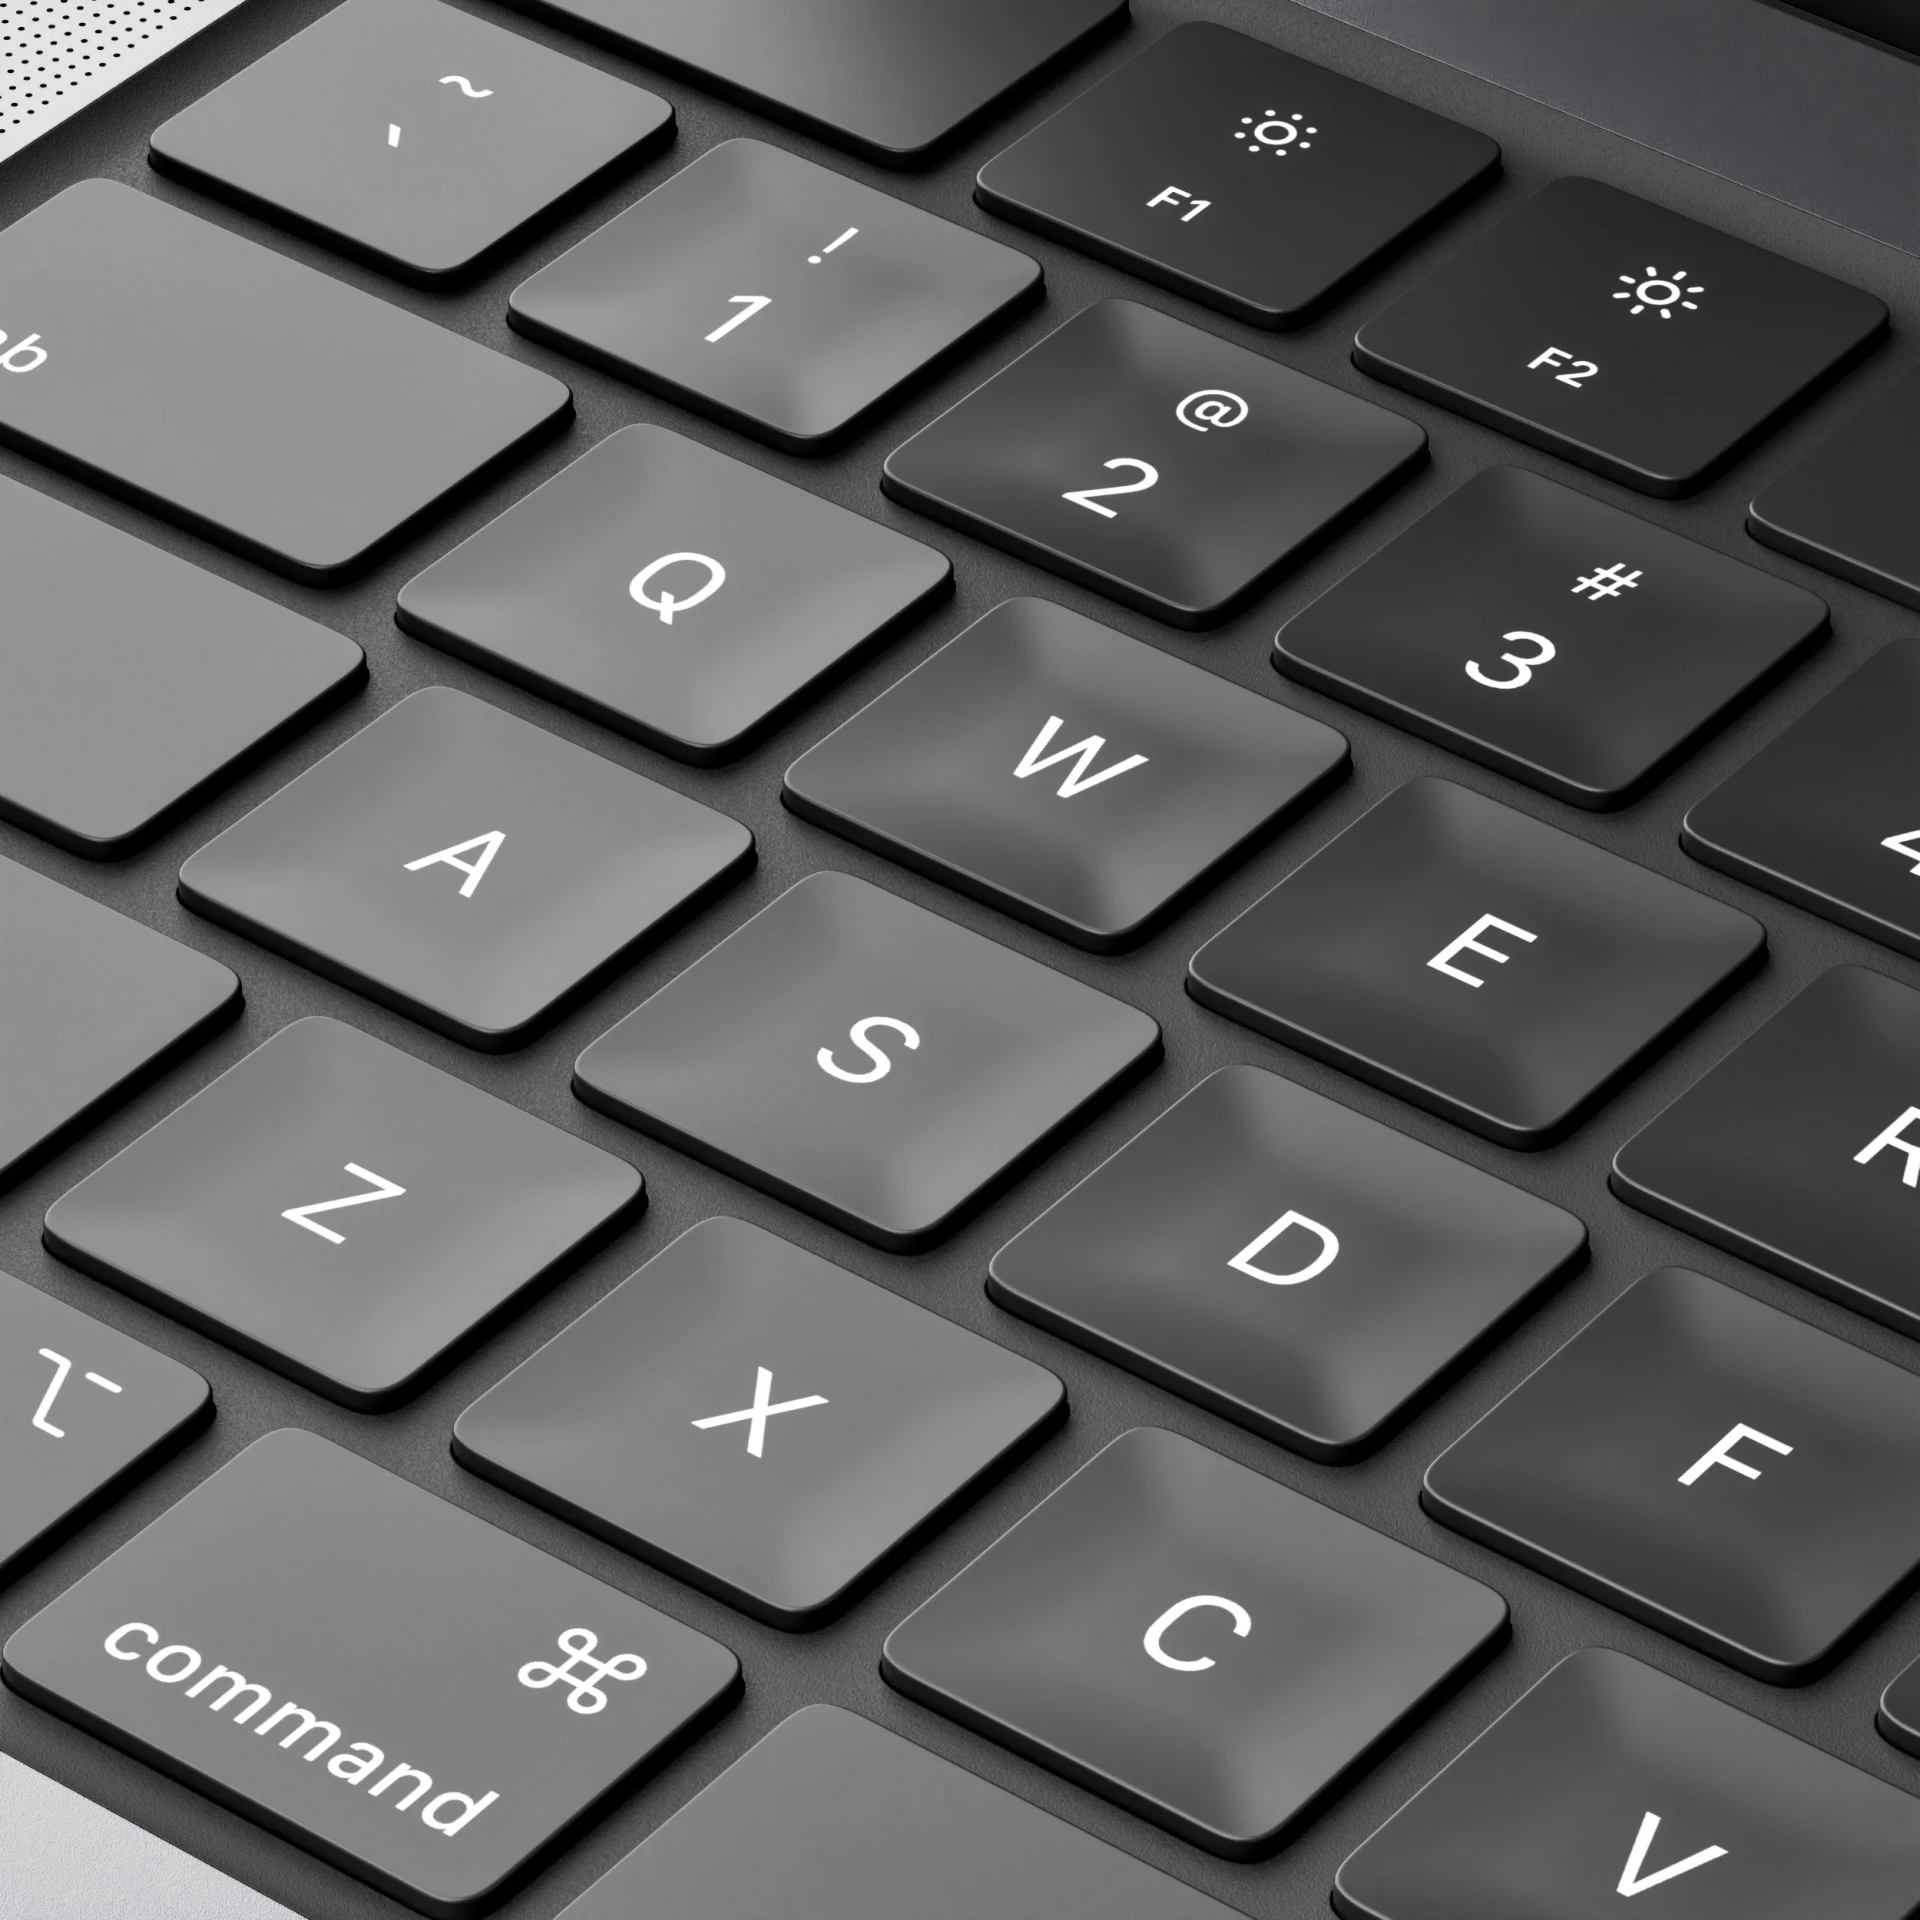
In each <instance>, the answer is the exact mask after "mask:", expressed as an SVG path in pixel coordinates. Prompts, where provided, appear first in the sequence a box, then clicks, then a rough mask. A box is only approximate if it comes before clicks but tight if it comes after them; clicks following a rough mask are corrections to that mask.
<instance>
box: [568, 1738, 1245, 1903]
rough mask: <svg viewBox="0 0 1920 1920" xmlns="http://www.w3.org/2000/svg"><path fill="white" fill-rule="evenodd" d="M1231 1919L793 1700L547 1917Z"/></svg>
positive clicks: (1152, 1874) (933, 1758)
mask: <svg viewBox="0 0 1920 1920" xmlns="http://www.w3.org/2000/svg"><path fill="white" fill-rule="evenodd" d="M637 1914H649V1915H651V1914H686V1915H693V1914H712V1915H714V1916H716V1917H717V1916H719V1915H721V1914H729V1915H739V1916H746V1915H756V1916H757V1915H774V1914H777V1915H779V1916H780V1920H901V1916H902V1915H903V1914H911V1915H913V1916H914V1920H1037V1916H1040V1915H1045V1916H1046V1920H1231V1916H1230V1915H1229V1913H1228V1910H1227V1909H1226V1908H1225V1907H1223V1906H1221V1905H1220V1904H1219V1903H1218V1902H1217V1901H1213V1900H1209V1899H1208V1898H1207V1896H1206V1895H1205V1894H1203V1893H1196V1892H1195V1891H1194V1889H1193V1888H1191V1887H1187V1886H1182V1885H1181V1883H1180V1882H1179V1881H1178V1880H1170V1879H1168V1878H1166V1877H1165V1876H1164V1875H1163V1874H1161V1873H1158V1872H1156V1871H1155V1869H1154V1868H1152V1867H1149V1866H1144V1865H1142V1864H1141V1862H1140V1861H1138V1860H1135V1859H1133V1858H1131V1857H1130V1856H1129V1855H1127V1854H1124V1853H1121V1852H1119V1851H1117V1850H1116V1849H1115V1848H1113V1847H1110V1846H1108V1845H1107V1844H1106V1842H1105V1841H1103V1840H1096V1839H1094V1837H1093V1836H1092V1835H1091V1834H1088V1833H1082V1832H1081V1830H1080V1829H1079V1828H1078V1827H1070V1826H1068V1824H1067V1823H1066V1822H1065V1821H1064V1820H1056V1819H1055V1818H1054V1816H1053V1815H1052V1814H1050V1813H1042V1812H1041V1811H1040V1809H1039V1808H1038V1807H1030V1806H1029V1805H1028V1804H1027V1803H1026V1802H1025V1801H1024V1800H1017V1799H1015V1798H1014V1796H1013V1795H1012V1794H1010V1793H1007V1792H1005V1791H1003V1790H1002V1789H1001V1788H999V1787H996V1786H992V1785H990V1784H989V1783H988V1782H987V1781H985V1780H982V1779H980V1778H978V1776H976V1775H974V1774H971V1773H968V1772H966V1771H965V1770H964V1769H962V1768H960V1767H956V1766H955V1765H954V1764H953V1762H952V1761H950V1760H942V1759H941V1758H940V1757H939V1756H938V1755H937V1754H932V1753H929V1752H928V1751H927V1750H926V1749H925V1748H924V1747H920V1746H916V1745H914V1743H913V1742H912V1741H911V1740H903V1739H901V1737H900V1736H899V1735H898V1734H897V1733H889V1732H888V1731H887V1730H886V1728H884V1727H877V1726H875V1725H874V1724H873V1722H872V1721H871V1720H863V1719H862V1718H861V1717H860V1716H859V1715H858V1714H857V1713H849V1712H847V1711H846V1709H845V1708H844V1707H802V1708H801V1709H800V1711H799V1712H798V1713H795V1714H791V1715H789V1716H788V1718H786V1719H785V1720H783V1721H781V1723H780V1724H779V1725H778V1726H777V1727H775V1728H774V1730H773V1731H772V1732H771V1733H770V1734H768V1735H767V1736H766V1737H765V1738H764V1739H763V1740H762V1741H761V1742H760V1743H759V1745H757V1746H755V1747H753V1748H751V1749H750V1750H749V1751H748V1752H747V1753H746V1754H745V1755H744V1756H743V1757H742V1758H741V1759H739V1760H736V1761H735V1762H734V1763H733V1765H732V1766H731V1767H729V1768H728V1769H727V1770H726V1772H725V1773H723V1774H722V1775H721V1776H720V1778H719V1779H718V1780H716V1781H715V1782H714V1783H713V1785H712V1786H710V1787H708V1788H707V1789H706V1791H705V1792H703V1793H702V1794H700V1795H699V1796H698V1797H697V1798H696V1799H694V1800H693V1801H691V1802H690V1803H689V1804H688V1805H686V1806H684V1807H682V1808H681V1809H680V1811H679V1812H678V1813H676V1814H675V1815H674V1816H673V1817H672V1818H671V1819H670V1820H668V1821H667V1822H666V1824H665V1825H664V1826H662V1827H661V1828H660V1829H659V1830H658V1831H657V1832H655V1833H653V1834H650V1835H649V1836H648V1837H647V1839H645V1840H644V1841H642V1842H641V1844H640V1845H639V1846H638V1847H636V1848H635V1849H634V1850H633V1852H631V1853H630V1854H628V1855H627V1857H626V1858H625V1859H624V1860H623V1861H621V1863H620V1864H619V1865H618V1866H617V1867H615V1868H614V1869H613V1871H612V1872H611V1873H609V1874H607V1875H606V1876H605V1877H604V1878H603V1879H601V1880H600V1881H598V1882H596V1883H595V1884H594V1885H593V1886H591V1887H589V1888H588V1889H587V1891H586V1892H585V1893H583V1894H582V1895H581V1896H580V1898H579V1899H578V1900H576V1901H575V1902H574V1903H573V1905H572V1906H570V1907H568V1908H567V1910H566V1912H565V1913H564V1914H563V1915H562V1916H561V1920H634V1916H635V1915H637Z"/></svg>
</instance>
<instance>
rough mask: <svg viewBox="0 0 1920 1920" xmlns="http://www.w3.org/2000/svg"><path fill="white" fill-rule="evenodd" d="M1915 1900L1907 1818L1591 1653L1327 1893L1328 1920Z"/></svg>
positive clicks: (1643, 1674) (1753, 1909)
mask: <svg viewBox="0 0 1920 1920" xmlns="http://www.w3.org/2000/svg"><path fill="white" fill-rule="evenodd" d="M1646 1896H1652V1897H1651V1898H1647V1901H1646V1905H1645V1907H1644V1908H1640V1907H1633V1908H1629V1907H1626V1906H1624V1905H1623V1904H1622V1903H1623V1902H1624V1901H1627V1900H1638V1899H1641V1898H1643V1897H1646ZM1916 1900H1920V1803H1916V1802H1915V1801H1914V1800H1913V1799H1912V1798H1910V1797H1909V1796H1908V1795H1907V1794H1904V1793H1902V1792H1901V1791H1900V1790H1899V1789H1898V1788H1897V1787H1890V1786H1888V1785H1887V1784H1886V1783H1885V1782H1884V1781H1880V1780H1876V1779H1874V1778H1873V1776H1872V1775H1871V1774H1865V1773H1861V1772H1859V1771H1858V1770H1857V1769H1855V1768H1853V1767H1850V1766H1848V1765H1846V1764H1845V1763H1844V1762H1843V1761H1840V1760H1835V1759H1833V1758H1832V1757H1831V1756H1830V1755H1828V1754H1824V1753H1822V1752H1820V1751H1819V1749H1818V1748H1815V1747H1809V1746H1806V1745H1803V1744H1802V1743H1801V1742H1800V1741H1798V1740H1796V1739H1794V1738H1793V1736H1792V1735H1791V1734H1786V1733H1782V1732H1780V1731H1779V1729H1778V1728H1776V1727H1770V1726H1768V1725H1767V1724H1766V1723H1765V1722H1764V1721H1760V1720H1754V1719H1750V1718H1749V1717H1748V1716H1747V1715H1746V1714H1744V1713H1741V1712H1739V1711H1738V1710H1737V1709H1735V1708H1733V1707H1729V1706H1725V1705H1723V1704H1722V1703H1721V1702H1720V1701H1718V1700H1714V1699H1711V1698H1710V1697H1709V1696H1708V1695H1706V1694H1704V1693H1696V1692H1695V1691H1694V1690H1693V1688H1691V1687H1687V1686H1682V1685H1681V1683H1680V1682H1679V1681H1678V1680H1672V1679H1669V1678H1668V1677H1667V1676H1666V1675H1665V1674H1663V1673H1656V1672H1655V1671H1654V1669H1653V1668H1651V1667H1644V1666H1642V1665H1641V1664H1640V1662H1639V1661H1637V1660H1629V1659H1628V1658H1627V1657H1626V1655H1625V1654H1621V1653H1603V1652H1597V1651H1595V1652H1586V1653H1576V1654H1573V1655H1571V1656H1570V1657H1569V1658H1567V1659H1565V1660H1563V1661H1561V1663H1560V1664H1559V1665H1558V1666H1557V1667H1555V1668H1554V1669H1553V1671H1552V1672H1551V1673H1549V1674H1548V1675H1547V1677H1546V1678H1545V1679H1544V1680H1541V1681H1539V1682H1538V1683H1537V1684H1536V1685H1535V1686H1534V1687H1533V1688H1532V1690H1531V1691H1530V1692H1528V1693H1526V1694H1525V1695H1523V1696H1522V1698H1521V1699H1520V1700H1519V1702H1518V1703H1517V1704H1516V1705H1514V1706H1512V1707H1510V1708H1509V1709H1508V1710H1507V1711H1506V1712H1505V1713H1504V1714H1502V1715H1501V1717H1500V1718H1499V1719H1498V1720H1496V1721H1495V1722H1494V1723H1493V1725H1492V1726H1491V1727H1489V1728H1488V1729H1487V1731H1486V1732H1485V1733H1484V1734H1482V1735H1481V1736H1480V1738H1479V1739H1478V1740H1476V1741H1475V1742H1474V1743H1473V1745H1472V1746H1470V1747H1469V1748H1468V1749H1467V1750H1466V1752H1465V1753H1463V1754H1462V1755H1461V1756H1460V1757H1459V1759H1457V1760H1456V1761H1454V1763H1453V1764H1452V1765H1451V1766H1450V1767H1448V1768H1447V1770H1446V1771H1445V1772H1444V1773H1442V1774H1441V1775H1440V1777H1439V1778H1438V1779H1437V1780H1435V1781H1433V1782H1432V1783H1431V1784H1430V1785H1428V1786H1427V1787H1426V1788H1425V1789H1423V1790H1422V1791H1421V1792H1420V1793H1418V1794H1416V1795H1415V1796H1414V1798H1413V1799H1412V1800H1410V1801H1408V1803H1407V1804H1406V1805H1405V1806H1404V1807H1402V1808H1401V1809H1400V1811H1399V1812H1398V1813H1396V1814H1395V1815H1394V1816H1393V1818H1392V1819H1391V1820H1389V1821H1388V1822H1387V1824H1386V1825H1385V1826H1384V1827H1382V1828H1381V1829H1380V1831H1379V1832H1378V1833H1376V1834H1375V1835H1374V1836H1373V1838H1372V1839H1371V1840H1369V1841H1368V1842H1367V1843H1366V1844H1365V1845H1364V1846H1363V1847H1361V1848H1360V1850H1359V1851H1358V1852H1357V1853H1355V1854H1354V1855H1353V1856H1352V1857H1351V1858H1350V1859H1349V1860H1348V1861H1347V1862H1346V1864H1345V1865H1344V1866H1343V1867H1341V1869H1340V1877H1339V1879H1338V1880H1337V1881H1336V1882H1335V1884H1334V1890H1333V1906H1334V1911H1335V1912H1336V1913H1338V1914H1339V1915H1340V1916H1341V1920H1543V1916H1548V1915H1550V1916H1552V1920H1614V1917H1615V1916H1617V1915H1620V1914H1623V1913H1639V1912H1646V1913H1649V1914H1654V1915H1657V1916H1659V1920H1736V1916H1737V1920H1809V1916H1811V1915H1814V1914H1820V1915H1833V1916H1835V1917H1836V1920H1837V1916H1839V1915H1841V1914H1844V1915H1846V1916H1847V1920H1907V1916H1908V1915H1910V1914H1911V1913H1912V1912H1913V1910H1914V1903H1915V1901H1916Z"/></svg>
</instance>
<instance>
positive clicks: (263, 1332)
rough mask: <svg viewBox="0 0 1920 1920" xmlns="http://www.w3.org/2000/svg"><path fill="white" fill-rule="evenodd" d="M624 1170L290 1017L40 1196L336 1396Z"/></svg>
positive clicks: (509, 1110)
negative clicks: (115, 1150)
mask: <svg viewBox="0 0 1920 1920" xmlns="http://www.w3.org/2000/svg"><path fill="white" fill-rule="evenodd" d="M641 1192H642V1189H641V1180H640V1176H639V1174H638V1173H637V1172H635V1170H634V1169H633V1168H632V1167H630V1166H628V1165H627V1163H626V1162H625V1161H624V1160H616V1159H615V1158H614V1157H613V1155H612V1154H609V1153H602V1152H601V1151H600V1149H599V1148H598V1147H593V1146H589V1145H588V1144H587V1143H586V1142H585V1141H584V1140H578V1139H576V1138H575V1137H574V1136H573V1135H572V1134H569V1133H562V1132H561V1131H560V1130H559V1128H557V1127H550V1126H548V1125H547V1124H546V1122H545V1121H543V1120H536V1119H535V1118H534V1117H533V1116H532V1115H531V1114H528V1113H522V1112H521V1111H520V1109H519V1108H518V1107H510V1106H508V1105H507V1104H506V1103H505V1102H504V1101H501V1100H496V1099H495V1098H494V1097H493V1096H492V1095H491V1094H487V1093H482V1092H481V1091H480V1090H479V1089H478V1088H477V1087H470V1086H468V1085H467V1084H466V1082H465V1081H463V1080H455V1079H453V1078H451V1077H450V1076H449V1075H447V1074H444V1073H442V1072H440V1071H439V1070H438V1068H435V1067H430V1066H428V1065H427V1064H426V1063H425V1062H424V1061H421V1060H416V1059H414V1058H413V1056H412V1055H411V1054H405V1053H401V1052H399V1051H397V1050H396V1049H395V1048H393V1047H389V1046H386V1045H384V1044H383V1043H382V1042H380V1041H378V1040H375V1039H372V1038H370V1037H369V1036H368V1035H366V1034H364V1033H361V1032H359V1031H358V1030H357V1029H356V1028H353V1027H347V1026H342V1025H341V1024H340V1022H339V1021H337V1020H326V1019H320V1018H314V1019H308V1020H298V1021H295V1022H294V1024H293V1025H292V1026H290V1027H283V1028H282V1029H281V1030H280V1031H279V1032H278V1033H276V1034H275V1035H274V1036H273V1038H272V1039H271V1040H269V1041H268V1042H267V1043H266V1044H265V1045H264V1046H262V1047H259V1048H256V1049H255V1050H254V1052H252V1053H250V1054H248V1055H247V1057H246V1058H245V1059H244V1060H242V1061H241V1062H240V1064H239V1065H238V1066H237V1067H233V1068H230V1069H229V1070H228V1071H227V1072H226V1073H224V1074H223V1075H221V1077H220V1078H219V1079H218V1080H216V1081H215V1082H214V1083H213V1085H212V1086H210V1087H208V1088H206V1089H205V1090H204V1091H202V1092H200V1093H198V1094H196V1095H195V1096H194V1097H193V1098H192V1099H191V1100H189V1101H188V1102H187V1103H186V1105H185V1106H183V1107H179V1108H177V1109H176V1110H175V1111H174V1112H172V1113H170V1114H169V1115H168V1116H167V1117H166V1119H164V1120H162V1121H161V1122H160V1124H159V1125H158V1126H157V1127H154V1128H153V1129H152V1130H151V1131H150V1132H147V1133H144V1134H142V1135H141V1137H140V1138H139V1139H138V1140H136V1141H135V1142H134V1143H133V1145H132V1146H130V1147H128V1148H126V1149H125V1150H124V1151H122V1152H121V1153H119V1154H118V1155H116V1156H115V1157H114V1158H113V1159H111V1160H109V1161H108V1162H107V1164H106V1165H105V1166H104V1167H102V1168H100V1169H99V1171H98V1172H96V1173H92V1174H89V1175H88V1176H87V1178H86V1179H85V1180H83V1181H81V1183H80V1184H79V1185H78V1186H77V1187H75V1188H74V1189H73V1190H72V1191H71V1192H70V1193H68V1194H65V1195H64V1196H62V1198H60V1199H59V1200H56V1201H55V1202H54V1204H53V1206H52V1207H51V1208H50V1209H49V1210H48V1213H47V1220H46V1228H45V1237H46V1242H47V1245H48V1247H49V1248H51V1249H52V1251H53V1252H55V1253H56V1254H58V1255H59V1256H60V1258H61V1259H63V1260H67V1261H71V1262H72V1263H73V1265H75V1266H77V1267H79V1268H80V1269H81V1270H82V1271H83V1272H86V1273H90V1274H92V1275H93V1276H94V1277H95V1278H96V1279H99V1280H105V1281H106V1282H107V1283H108V1284H109V1285H110V1286H116V1287H119V1288H121V1289H123V1290H124V1291H125V1292H128V1293H131V1294H133V1295H134V1296H135V1297H136V1298H138V1299H142V1300H145V1301H147V1302H148V1303H149V1304H151V1305H153V1306H156V1307H159V1308H161V1309H162V1310H163V1311H165V1312H167V1313H172V1314H175V1315H177V1316H178V1317H179V1318H180V1319H182V1320H185V1321H186V1322H187V1323H188V1324H189V1325H190V1326H195V1327H199V1328H200V1329H201V1330H202V1331H203V1332H206V1333H211V1334H213V1335H214V1336H215V1337H216V1338H217V1339H221V1340H225V1341H227V1342H228V1343H229V1344H230V1345H232V1346H235V1347H238V1348H239V1349H240V1351H241V1352H242V1353H246V1354H251V1355H252V1356H253V1358H254V1359H256V1360H263V1361H265V1362H266V1364H267V1365H268V1366H271V1367H278V1368H279V1369H280V1370H281V1371H282V1372H283V1373H287V1374H290V1375H292V1377H293V1378H294V1379H296V1380H298V1381H299V1382H300V1383H301V1384H302V1385H303V1386H308V1387H311V1388H313V1389H314V1391H315V1392H317V1393H324V1394H326V1395H328V1396H329V1397H330V1398H331V1399H335V1400H338V1401H340V1402H341V1403H342V1404H343V1405H345V1406H350V1407H358V1408H360V1409H361V1410H362V1411H365V1412H375V1411H378V1410H380V1409H382V1408H386V1407H391V1406H394V1405H396V1404H398V1403H399V1402H400V1401H402V1400H404V1399H406V1398H407V1397H408V1396H409V1395H410V1394H412V1393H415V1392H417V1391H418V1390H419V1388H420V1387H421V1386H422V1385H423V1384H424V1383H425V1381H426V1379H427V1378H428V1377H429V1375H431V1374H432V1373H433V1372H434V1371H436V1370H437V1369H438V1368H440V1367H443V1366H445V1365H447V1364H448V1363H449V1362H450V1361H451V1360H452V1359H453V1358H454V1357H455V1356H456V1355H457V1354H458V1353H460V1352H461V1351H463V1350H464V1349H465V1348H466V1347H467V1346H469V1345H471V1344H472V1343H473V1342H474V1341H475V1340H477V1339H479V1338H480V1337H481V1336H482V1335H483V1334H484V1333H486V1332H488V1331H490V1330H491V1328H492V1326H493V1325H495V1324H497V1322H498V1321H499V1320H501V1319H502V1318H503V1317H504V1316H505V1315H506V1314H508V1313H510V1312H512V1311H513V1309H514V1308H515V1307H516V1306H518V1305H520V1304H521V1301H522V1297H523V1296H524V1295H525V1294H526V1293H527V1292H528V1291H529V1290H531V1289H532V1288H534V1287H536V1286H537V1285H539V1284H540V1283H542V1282H544V1281H548V1280H551V1279H553V1278H554V1277H556V1276H557V1275H558V1274H559V1273H561V1272H563V1271H565V1270H566V1268H567V1267H568V1266H570V1265H571V1264H572V1263H574V1262H575V1261H577V1260H579V1259H582V1258H584V1257H585V1255H586V1254H587V1253H588V1252H590V1251H591V1250H592V1249H593V1248H594V1247H596V1246H598V1245H599V1244H600V1243H601V1242H602V1241H604V1240H605V1239H607V1238H608V1237H610V1236H611V1235H612V1234H613V1233H614V1232H616V1231H617V1230H618V1229H619V1228H621V1227H623V1226H625V1225H626V1224H627V1222H628V1221H629V1220H630V1219H632V1217H633V1216H634V1214H635V1213H636V1212H637V1211H638V1209H639V1206H640V1203H641Z"/></svg>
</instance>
